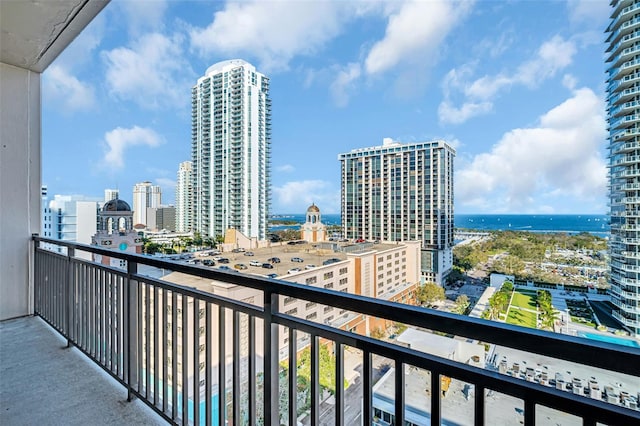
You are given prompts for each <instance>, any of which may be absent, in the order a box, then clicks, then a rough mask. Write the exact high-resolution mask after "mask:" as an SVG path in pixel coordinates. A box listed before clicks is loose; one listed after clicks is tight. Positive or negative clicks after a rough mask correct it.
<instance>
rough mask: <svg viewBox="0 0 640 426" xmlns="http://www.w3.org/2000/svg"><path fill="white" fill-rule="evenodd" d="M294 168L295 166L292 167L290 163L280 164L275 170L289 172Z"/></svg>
mask: <svg viewBox="0 0 640 426" xmlns="http://www.w3.org/2000/svg"><path fill="white" fill-rule="evenodd" d="M295 170H296V168H295V167H293V166H292V165H291V164H283V165H281V166H278V167H276V171H277V172H281V173H291V172H293V171H295Z"/></svg>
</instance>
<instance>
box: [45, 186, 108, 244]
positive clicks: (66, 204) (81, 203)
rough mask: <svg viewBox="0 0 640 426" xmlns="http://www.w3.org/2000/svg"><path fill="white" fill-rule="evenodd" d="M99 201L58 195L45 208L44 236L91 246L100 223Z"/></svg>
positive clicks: (78, 196)
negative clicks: (92, 238)
mask: <svg viewBox="0 0 640 426" xmlns="http://www.w3.org/2000/svg"><path fill="white" fill-rule="evenodd" d="M98 208H99V204H98V201H97V200H92V199H90V198H86V197H84V196H80V195H56V196H54V198H53V200H51V201H49V204H48V207H44V216H43V218H42V227H43V230H44V231H45V232H43V236H46V237H50V238H54V239H58V240H63V241H74V242H77V243H83V244H91V237H92V236H93V235H94V234H95V233H96V229H97V223H98Z"/></svg>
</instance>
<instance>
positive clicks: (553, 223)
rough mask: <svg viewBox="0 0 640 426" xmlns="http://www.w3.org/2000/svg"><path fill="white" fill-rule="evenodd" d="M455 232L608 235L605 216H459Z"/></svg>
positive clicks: (331, 220)
mask: <svg viewBox="0 0 640 426" xmlns="http://www.w3.org/2000/svg"><path fill="white" fill-rule="evenodd" d="M272 220H290V221H295V222H296V223H297V224H298V225H291V226H284V225H277V226H273V227H272V228H271V230H272V231H278V230H282V229H287V228H291V227H297V226H300V224H302V223H304V221H305V215H304V214H281V215H274V216H273V217H272ZM322 222H323V223H324V224H326V225H340V223H341V221H340V214H323V215H322ZM455 226H456V228H463V229H477V230H481V231H507V230H511V231H530V232H567V233H580V232H589V233H591V234H594V235H597V236H599V237H607V236H608V235H609V218H608V216H607V215H588V214H587V215H585V214H582V215H540V214H534V215H528V214H505V215H497V214H459V215H456V216H455Z"/></svg>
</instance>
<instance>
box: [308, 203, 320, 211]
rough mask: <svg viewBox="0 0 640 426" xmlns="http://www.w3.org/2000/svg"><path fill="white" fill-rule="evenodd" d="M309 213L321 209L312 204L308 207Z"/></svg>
mask: <svg viewBox="0 0 640 426" xmlns="http://www.w3.org/2000/svg"><path fill="white" fill-rule="evenodd" d="M307 213H320V209H319V208H318V206H316V205H315V204H311V205H310V206H309V208H308V209H307Z"/></svg>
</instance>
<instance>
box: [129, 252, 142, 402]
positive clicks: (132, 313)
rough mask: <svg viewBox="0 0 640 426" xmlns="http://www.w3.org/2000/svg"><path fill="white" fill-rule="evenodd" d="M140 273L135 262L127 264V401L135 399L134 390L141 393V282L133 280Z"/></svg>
mask: <svg viewBox="0 0 640 426" xmlns="http://www.w3.org/2000/svg"><path fill="white" fill-rule="evenodd" d="M137 273H138V264H137V263H135V262H131V261H128V262H127V278H126V282H125V285H126V294H127V300H126V306H127V319H128V324H127V354H128V356H127V359H128V362H127V364H128V369H127V376H128V384H129V387H128V388H127V391H128V392H127V400H128V401H131V400H132V399H133V397H134V394H133V393H132V390H136V391H139V389H138V386H139V384H140V382H139V379H138V371H139V370H140V363H139V359H138V354H139V351H138V335H139V334H140V333H139V331H138V327H139V324H140V322H139V319H138V313H139V306H138V303H139V299H140V297H139V296H140V293H139V282H138V281H137V280H134V279H133V276H134V275H136V274H137Z"/></svg>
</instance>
